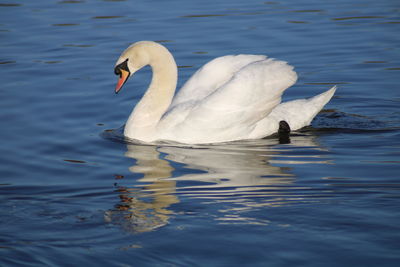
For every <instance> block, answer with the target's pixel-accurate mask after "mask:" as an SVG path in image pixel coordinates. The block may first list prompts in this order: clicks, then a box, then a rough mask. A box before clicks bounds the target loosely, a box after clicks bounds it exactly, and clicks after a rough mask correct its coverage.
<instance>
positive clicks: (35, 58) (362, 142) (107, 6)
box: [0, 0, 400, 266]
mask: <svg viewBox="0 0 400 267" xmlns="http://www.w3.org/2000/svg"><path fill="white" fill-rule="evenodd" d="M399 30H400V5H399V2H398V1H394V0H393V1H392V0H384V1H372V0H365V1H361V0H355V1H344V0H338V1H313V0H309V1H305V0H300V1H288V0H282V1H280V0H278V1H239V0H231V1H220V0H217V1H215V0H213V1H208V0H206V1H183V0H173V1H157V0H155V1H144V0H142V1H123V0H113V1H112V0H109V1H105V0H104V1H100V0H82V1H61V0H59V1H58V0H54V1H51V0H46V1H22V0H21V1H19V0H7V1H6V0H0V40H1V41H0V51H1V54H0V78H1V85H0V96H1V104H0V109H1V110H0V117H1V119H0V122H1V130H0V139H1V140H2V145H1V153H0V164H1V169H0V174H1V175H0V265H1V266H18V265H30V266H44V265H45V266H46V265H49V266H58V265H61V266H64V265H67V266H83V265H95V266H398V264H399V262H400V253H399V252H400V226H399V223H400V212H399V211H400V209H399V207H400V109H399V107H400V87H399V83H400V46H399V45H400V34H399V32H400V31H399ZM139 40H154V41H158V42H160V43H162V44H163V45H165V46H167V47H168V49H170V51H171V52H172V53H173V54H174V56H175V58H176V61H177V63H178V65H179V67H180V68H179V71H180V74H179V75H180V81H179V84H180V85H182V84H183V82H184V81H186V80H187V79H188V77H190V75H191V74H192V73H194V72H195V70H197V69H198V68H199V67H200V66H201V65H203V64H204V63H205V62H207V61H209V60H211V59H212V58H215V57H218V56H222V55H226V54H239V53H250V54H266V55H268V56H270V57H274V58H279V59H281V60H285V61H288V62H289V63H290V64H291V65H293V66H295V67H296V71H297V72H298V74H299V80H298V82H297V84H296V85H295V86H293V87H292V88H290V89H289V90H287V91H286V93H285V96H284V99H285V100H290V99H295V98H305V97H310V96H312V95H315V94H318V93H320V92H322V91H324V90H327V89H328V88H330V87H332V86H333V85H338V90H337V93H336V95H335V97H334V98H333V99H332V100H331V102H330V103H329V104H328V105H327V106H326V107H325V109H324V110H323V111H322V112H321V113H320V114H319V115H318V116H317V118H316V119H315V120H314V121H313V123H312V125H311V126H310V127H307V128H305V129H303V130H301V131H299V132H296V133H293V134H292V136H291V137H290V142H289V143H286V144H284V143H282V142H279V140H278V139H277V138H276V137H269V138H266V139H263V140H251V141H243V142H234V143H230V144H217V145H208V146H205V145H203V146H177V145H173V144H164V145H158V146H146V145H138V144H133V143H129V142H126V141H124V140H123V139H122V138H121V127H123V125H124V123H125V121H126V119H127V117H128V115H129V114H130V112H131V110H132V108H133V106H134V105H135V103H137V101H138V100H139V99H140V97H141V95H142V94H143V92H144V90H145V89H146V88H147V86H148V84H149V80H150V78H151V73H150V69H149V68H147V69H145V70H142V71H140V72H138V73H137V74H136V75H135V77H133V78H131V79H130V80H129V82H128V84H127V85H126V86H125V88H124V89H123V91H122V92H121V93H120V94H118V95H115V94H114V87H115V84H116V81H117V77H116V76H115V75H114V73H113V68H114V63H115V61H116V59H117V58H118V57H119V55H120V53H121V52H122V51H123V50H124V49H125V48H126V47H127V46H128V45H129V44H131V43H133V42H136V41H139Z"/></svg>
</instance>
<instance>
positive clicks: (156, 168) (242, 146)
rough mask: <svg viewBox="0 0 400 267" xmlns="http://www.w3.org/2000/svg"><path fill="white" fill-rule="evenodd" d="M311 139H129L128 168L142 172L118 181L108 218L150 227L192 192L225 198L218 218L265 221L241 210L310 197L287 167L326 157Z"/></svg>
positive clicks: (322, 160)
mask: <svg viewBox="0 0 400 267" xmlns="http://www.w3.org/2000/svg"><path fill="white" fill-rule="evenodd" d="M314 139H315V136H294V137H291V143H290V144H289V145H285V146H279V145H277V143H276V140H275V139H263V140H254V141H245V142H236V143H231V144H225V145H223V144H221V145H213V146H204V145H202V146H194V147H193V146H191V147H184V146H179V147H177V146H172V145H164V146H143V145H134V144H128V145H127V148H128V151H127V152H126V154H125V155H126V156H127V157H129V158H132V159H134V160H135V164H134V165H132V166H131V167H130V168H129V170H130V171H131V172H132V173H140V174H143V175H144V176H143V178H141V179H139V180H137V182H135V183H134V184H132V186H131V187H122V186H119V189H118V191H119V193H120V199H121V203H120V204H119V205H117V206H116V209H115V210H112V211H108V212H107V213H106V219H107V220H108V221H111V222H114V223H115V222H117V223H118V224H121V225H123V226H124V228H126V229H127V230H129V231H133V232H145V231H150V230H153V229H156V228H158V227H161V226H164V225H166V224H167V223H168V221H169V218H170V216H171V214H172V213H173V212H172V211H171V209H170V206H171V205H172V204H175V203H178V202H179V201H180V200H179V199H186V200H187V199H191V198H196V199H204V200H205V201H204V202H203V203H202V204H204V205H207V204H208V203H227V205H224V209H221V210H219V214H216V215H215V216H216V217H217V218H216V220H218V221H219V222H221V223H248V224H268V221H267V220H259V219H257V218H249V217H246V215H243V214H241V213H243V212H246V211H249V210H252V209H255V208H260V207H264V206H270V207H275V206H281V205H287V204H289V203H294V202H305V201H312V200H311V199H310V197H308V199H305V196H304V192H305V191H306V190H307V189H308V188H306V187H301V186H296V184H295V176H294V175H293V174H292V173H291V168H292V167H294V166H295V165H297V164H329V163H330V161H329V159H328V158H327V151H326V150H325V149H323V148H321V147H320V146H319V145H318V144H317V142H315V140H314ZM174 164H183V165H184V167H183V168H182V167H180V168H179V169H180V171H181V172H182V171H184V172H185V173H184V174H175V173H174V171H175V169H174V168H173V165H174ZM275 164H281V165H283V164H284V165H286V166H285V167H282V166H276V165H275ZM124 182H126V181H124ZM302 192H303V195H302Z"/></svg>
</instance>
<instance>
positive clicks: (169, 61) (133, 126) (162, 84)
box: [124, 47, 178, 141]
mask: <svg viewBox="0 0 400 267" xmlns="http://www.w3.org/2000/svg"><path fill="white" fill-rule="evenodd" d="M149 56H150V62H149V65H150V66H151V69H152V71H153V77H152V80H151V83H150V86H149V88H148V89H147V91H146V93H145V94H144V96H143V97H142V99H141V100H140V101H139V103H138V104H137V105H136V107H135V108H134V110H133V111H132V113H131V115H130V116H129V119H128V121H127V123H126V125H125V132H124V134H125V135H126V136H128V137H130V138H135V139H139V140H143V141H151V140H152V139H154V138H155V135H156V127H157V124H158V122H159V121H160V119H161V117H162V115H163V114H164V113H165V111H166V110H167V109H168V107H169V106H170V104H171V101H172V98H173V96H174V92H175V89H176V84H177V80H178V70H177V66H176V63H175V60H174V58H173V56H172V55H171V53H169V51H168V50H167V49H166V48H164V47H156V48H154V49H150V50H149Z"/></svg>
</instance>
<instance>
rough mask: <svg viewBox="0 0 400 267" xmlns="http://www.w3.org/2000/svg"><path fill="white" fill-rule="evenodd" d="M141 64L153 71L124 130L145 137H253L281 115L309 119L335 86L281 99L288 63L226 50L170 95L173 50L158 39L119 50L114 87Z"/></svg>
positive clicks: (298, 122)
mask: <svg viewBox="0 0 400 267" xmlns="http://www.w3.org/2000/svg"><path fill="white" fill-rule="evenodd" d="M146 65H150V66H151V68H152V71H153V77H152V80H151V84H150V86H149V88H148V89H147V91H146V93H145V94H144V96H143V97H142V99H141V100H140V102H139V103H138V104H137V105H136V107H135V108H134V110H133V111H132V113H131V115H130V116H129V119H128V121H127V123H126V125H125V130H124V135H125V136H126V137H128V138H132V139H136V140H141V141H144V142H154V141H157V140H170V141H176V142H180V143H187V144H200V143H216V142H228V141H234V140H241V139H258V138H263V137H265V136H268V135H271V134H274V133H276V132H277V131H278V129H279V122H280V121H282V120H283V121H286V122H287V123H288V124H289V126H290V128H291V130H297V129H300V128H302V127H304V126H306V125H309V124H310V122H311V120H312V119H313V118H314V117H315V116H316V114H317V113H318V112H319V111H320V110H321V109H322V108H323V107H324V105H325V104H326V103H327V102H328V101H329V100H330V99H331V97H332V96H333V94H334V93H335V90H336V87H333V88H331V89H330V90H328V91H326V92H324V93H322V94H320V95H317V96H314V97H312V98H310V99H299V100H294V101H289V102H285V103H281V104H280V102H281V96H282V93H283V91H285V89H287V88H288V87H290V86H291V85H293V84H294V83H295V82H296V80H297V75H296V72H294V71H293V67H292V66H290V65H288V64H287V63H286V62H284V61H278V60H275V59H271V58H267V57H266V56H263V55H229V56H223V57H219V58H216V59H214V60H212V61H210V62H208V63H207V64H206V65H204V66H203V67H202V68H200V69H199V70H198V71H197V72H196V73H195V74H194V75H193V76H192V77H191V78H190V79H189V80H188V81H187V82H186V84H185V85H184V86H183V87H182V88H181V89H180V91H179V92H178V93H177V95H176V96H175V97H174V92H175V88H176V84H177V79H178V71H177V66H176V63H175V60H174V58H173V56H172V55H171V53H170V52H169V51H168V50H167V49H166V48H165V47H164V46H162V45H160V44H158V43H155V42H151V41H141V42H137V43H134V44H132V45H131V46H129V47H128V48H127V49H126V50H125V51H124V52H123V53H122V55H121V56H120V57H119V59H118V61H117V63H116V65H115V74H117V75H119V76H120V78H119V81H118V84H117V86H116V88H115V92H116V93H118V91H119V90H120V89H121V87H122V86H123V85H124V84H125V82H126V81H127V80H128V78H129V77H130V76H132V75H133V74H134V73H135V72H136V71H138V70H139V69H141V68H142V67H144V66H146Z"/></svg>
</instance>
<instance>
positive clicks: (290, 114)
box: [251, 86, 336, 138]
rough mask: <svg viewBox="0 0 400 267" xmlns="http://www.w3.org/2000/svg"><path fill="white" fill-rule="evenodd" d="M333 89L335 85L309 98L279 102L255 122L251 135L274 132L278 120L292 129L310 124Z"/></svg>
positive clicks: (330, 96)
mask: <svg viewBox="0 0 400 267" xmlns="http://www.w3.org/2000/svg"><path fill="white" fill-rule="evenodd" d="M335 91H336V86H334V87H332V88H331V89H329V90H328V91H326V92H323V93H321V94H319V95H316V96H314V97H311V98H309V99H297V100H293V101H288V102H284V103H281V104H279V105H278V106H277V107H275V108H274V109H273V110H272V112H271V113H270V114H269V115H268V116H267V117H266V118H264V119H263V120H261V121H260V122H259V123H257V125H256V127H255V129H254V130H253V131H252V133H251V136H252V137H254V138H260V137H262V135H263V134H264V136H268V135H271V134H273V133H276V132H277V131H278V128H279V122H280V121H286V122H287V123H288V124H289V126H290V129H291V130H292V131H296V130H299V129H300V128H303V127H304V126H307V125H310V123H311V121H312V120H313V119H314V117H315V116H316V115H317V114H318V113H319V112H320V111H321V110H322V108H323V107H324V106H325V105H326V104H327V103H328V102H329V100H331V98H332V97H333V95H334V94H335Z"/></svg>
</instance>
